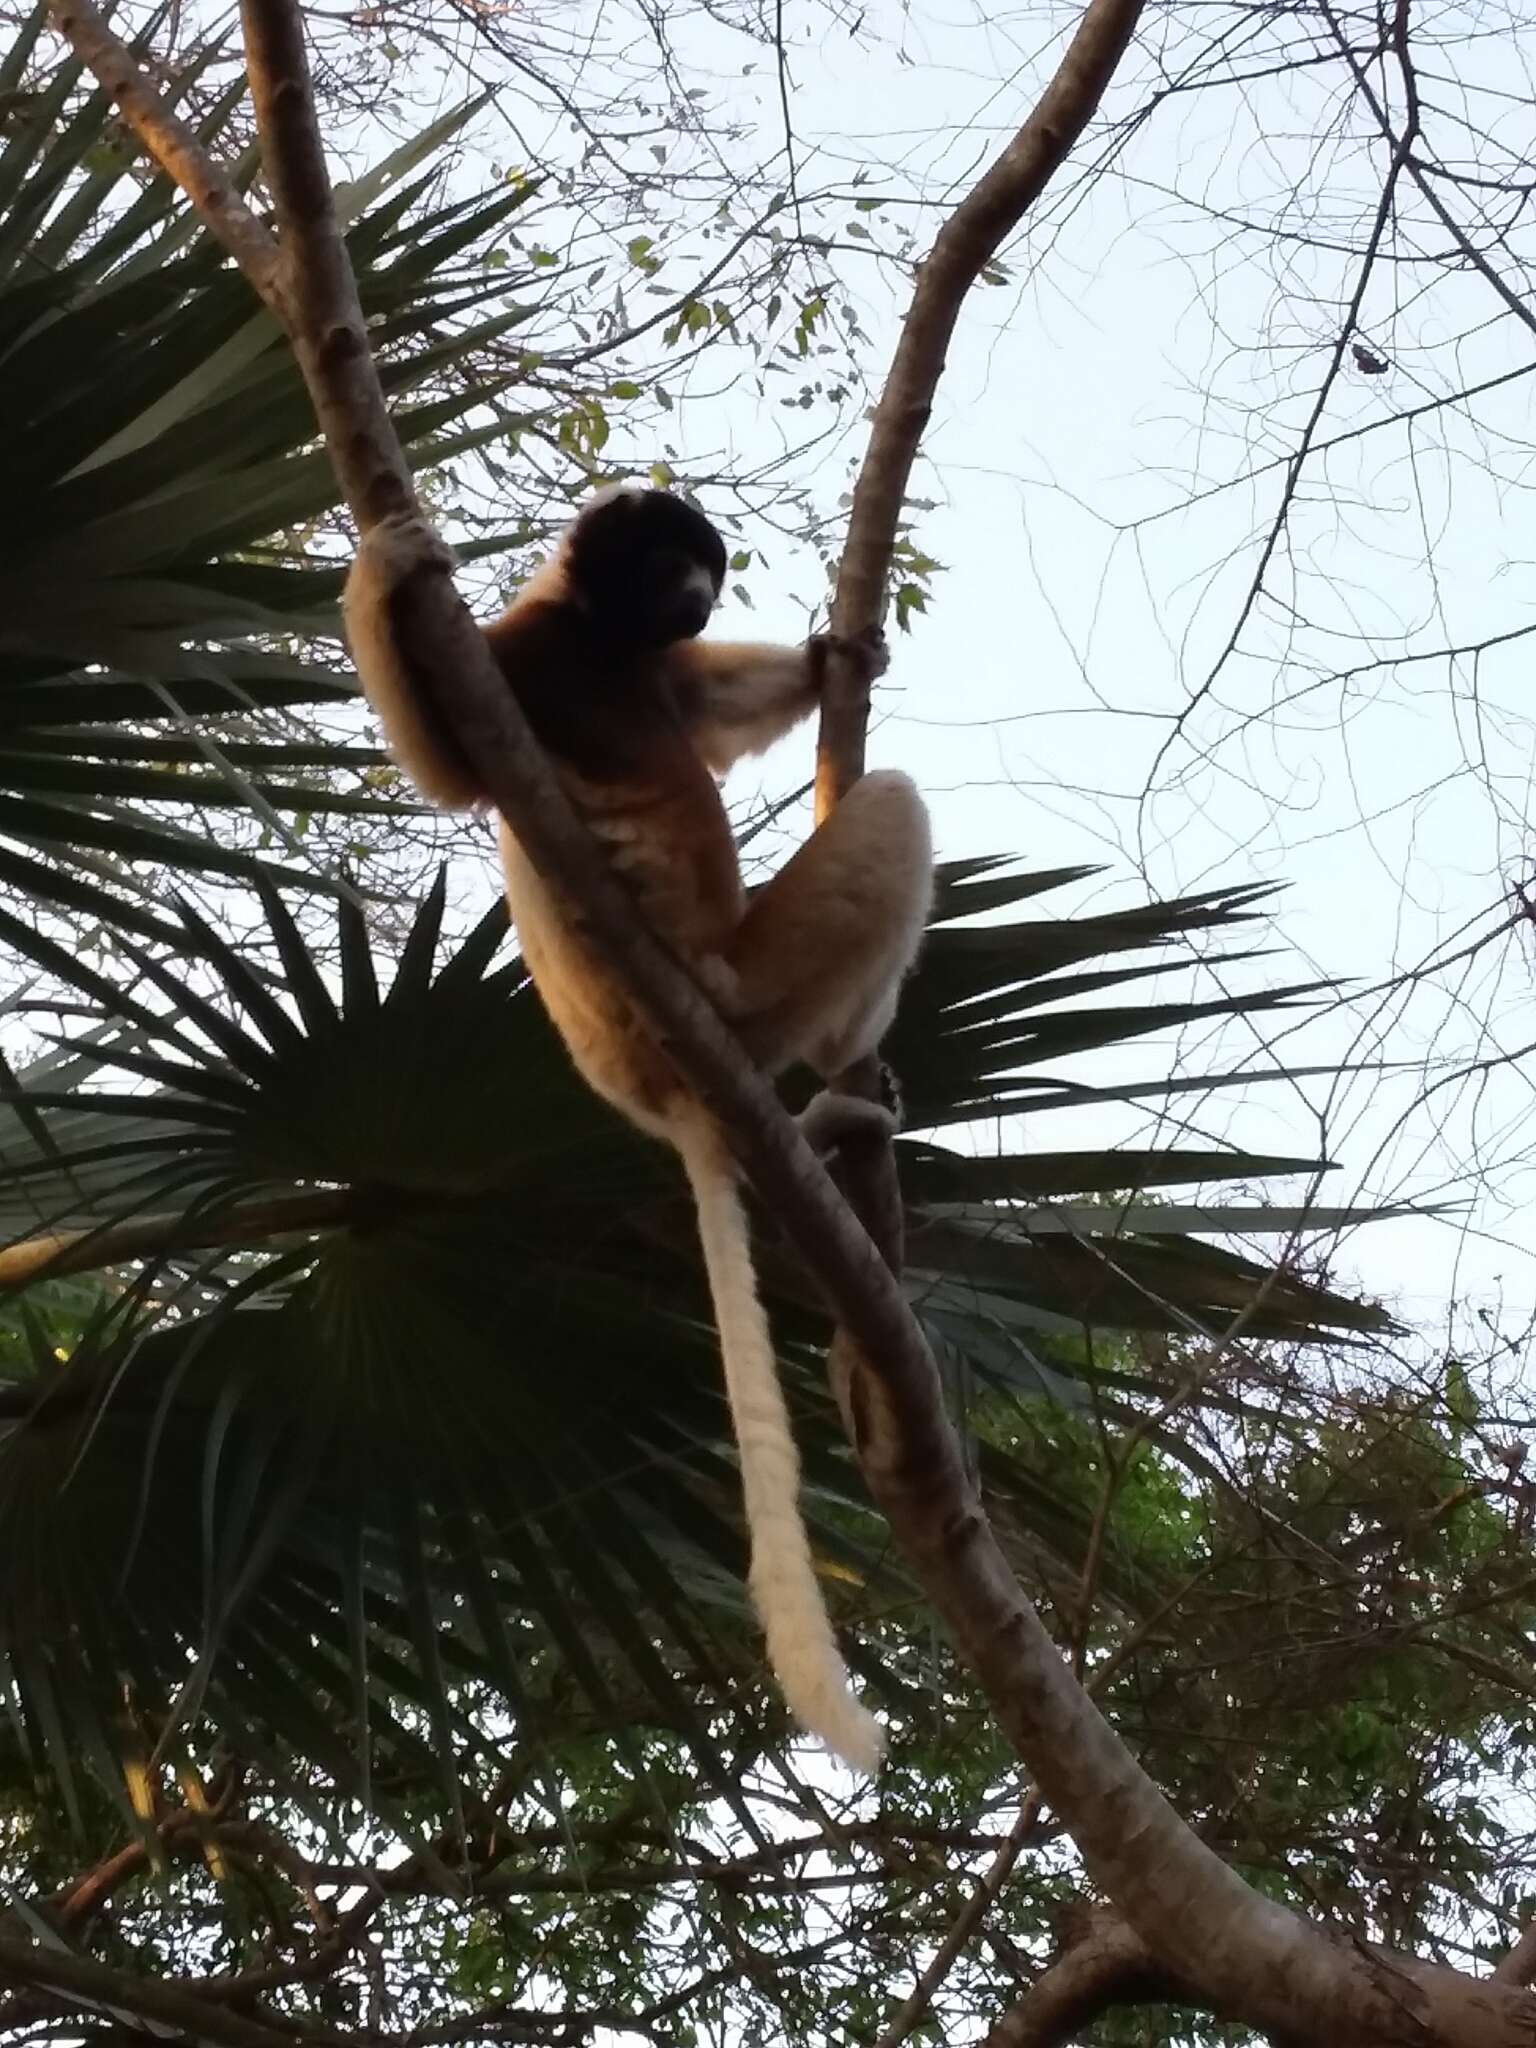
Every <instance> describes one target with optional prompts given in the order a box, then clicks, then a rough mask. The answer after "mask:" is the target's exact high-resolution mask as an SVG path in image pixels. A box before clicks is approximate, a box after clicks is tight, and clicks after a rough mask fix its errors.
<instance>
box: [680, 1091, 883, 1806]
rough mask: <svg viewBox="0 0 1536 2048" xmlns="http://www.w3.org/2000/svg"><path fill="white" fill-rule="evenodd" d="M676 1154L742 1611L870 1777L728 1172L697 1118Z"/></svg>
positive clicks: (827, 1730)
mask: <svg viewBox="0 0 1536 2048" xmlns="http://www.w3.org/2000/svg"><path fill="white" fill-rule="evenodd" d="M675 1142H677V1144H678V1149H679V1151H680V1153H681V1155H682V1161H683V1166H684V1168H685V1169H686V1171H687V1174H688V1179H689V1183H690V1185H691V1186H692V1188H693V1199H694V1205H695V1207H696V1208H697V1210H698V1214H699V1238H700V1241H701V1243H702V1245H703V1248H704V1267H705V1271H706V1272H707V1273H708V1275H709V1288H710V1293H711V1294H712V1295H713V1297H714V1303H715V1321H716V1324H717V1327H718V1329H719V1333H720V1354H721V1358H722V1361H723V1363H724V1366H725V1390H726V1395H727V1398H728V1400H729V1402H730V1409H731V1420H732V1423H733V1425H734V1428H735V1431H736V1445H737V1449H738V1451H739V1452H740V1455H741V1479H742V1490H743V1493H744V1496H745V1500H746V1510H747V1528H748V1531H749V1533H750V1536H751V1542H752V1573H751V1581H750V1583H751V1588H752V1599H753V1602H754V1604H755V1606H756V1608H757V1612H758V1617H759V1619H760V1620H761V1622H762V1624H763V1630H764V1633H765V1634H766V1636H767V1638H768V1661H769V1663H770V1664H771V1665H772V1666H773V1669H774V1671H775V1673H776V1674H777V1677H778V1681H779V1684H780V1685H781V1686H782V1687H783V1689H784V1697H785V1699H786V1700H787V1701H788V1702H789V1708H790V1712H791V1713H792V1714H793V1715H794V1716H795V1718H796V1720H797V1721H799V1722H800V1723H801V1724H802V1725H803V1726H804V1727H805V1728H806V1729H807V1730H809V1732H810V1733H811V1734H812V1735H815V1736H819V1737H820V1739H821V1740H822V1741H823V1742H824V1743H825V1744H826V1745H827V1747H828V1749H831V1750H835V1751H836V1753H837V1754H838V1755H839V1756H840V1757H842V1758H843V1760H844V1761H845V1762H846V1763H849V1764H851V1765H852V1766H853V1767H854V1769H855V1770H860V1771H869V1772H873V1771H874V1770H876V1769H877V1768H878V1766H879V1763H880V1756H881V1752H882V1750H883V1747H884V1739H883V1736H882V1733H881V1729H880V1724H879V1722H878V1721H876V1719H875V1718H874V1716H873V1715H872V1714H870V1713H869V1712H867V1711H866V1709H865V1708H863V1707H862V1706H860V1704H859V1702H858V1701H857V1700H856V1699H855V1698H854V1696H853V1693H852V1691H851V1690H850V1688H849V1684H848V1672H847V1668H846V1666H845V1665H844V1663H843V1659H842V1654H841V1652H840V1651H839V1650H838V1647H837V1640H836V1638H835V1637H834V1635H833V1633H832V1623H831V1621H830V1619H829V1618H828V1615H827V1609H826V1605H825V1602H824V1601H823V1600H822V1597H821V1588H820V1586H819V1585H818V1584H817V1582H816V1572H815V1568H814V1566H813V1565H812V1562H811V1550H810V1544H809V1543H808V1541H807V1540H806V1534H805V1524H804V1522H803V1521H802V1519H801V1516H800V1458H799V1454H798V1453H797V1451H796V1449H795V1439H794V1435H793V1433H792V1431H791V1429H790V1424H789V1411H788V1409H787V1408H786V1407H785V1405H784V1391H783V1388H782V1387H781V1386H780V1384H779V1368H778V1360H777V1359H776V1357H775V1356H774V1349H773V1339H772V1336H771V1334H770V1332H769V1328H768V1318H767V1316H766V1315H765V1314H764V1312H763V1304H762V1301H761V1300H760V1298H759V1296H758V1291H757V1276H756V1274H755V1273H754V1271H753V1269H752V1240H751V1235H750V1232H749V1230H748V1227H747V1217H746V1212H745V1210H744V1209H743V1208H742V1205H741V1197H740V1196H739V1194H738V1193H737V1190H736V1168H735V1164H734V1162H733V1160H732V1159H731V1156H730V1154H729V1152H728V1151H727V1149H726V1146H725V1142H724V1140H723V1139H722V1138H721V1136H720V1134H719V1132H718V1130H717V1129H716V1127H715V1125H714V1124H713V1122H711V1121H708V1120H706V1118H705V1117H704V1116H703V1115H702V1114H701V1115H699V1116H698V1117H697V1118H696V1119H694V1120H693V1121H691V1122H690V1123H689V1125H688V1127H687V1129H686V1130H685V1131H683V1132H681V1133H678V1134H677V1137H676V1140H675Z"/></svg>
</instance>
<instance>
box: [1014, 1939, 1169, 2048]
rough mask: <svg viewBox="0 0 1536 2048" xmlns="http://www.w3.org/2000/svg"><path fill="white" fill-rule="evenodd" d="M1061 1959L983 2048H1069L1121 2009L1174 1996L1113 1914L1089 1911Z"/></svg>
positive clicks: (1144, 1950) (1042, 1974) (1142, 1946)
mask: <svg viewBox="0 0 1536 2048" xmlns="http://www.w3.org/2000/svg"><path fill="white" fill-rule="evenodd" d="M1080 1920H1081V1924H1080V1925H1079V1926H1077V1927H1076V1928H1075V1929H1074V1930H1073V1932H1072V1933H1071V1934H1070V1935H1069V1936H1068V1938H1067V1939H1066V1941H1065V1942H1064V1943H1063V1945H1062V1949H1061V1953H1060V1954H1059V1955H1057V1956H1056V1957H1054V1958H1053V1959H1052V1961H1051V1962H1050V1963H1048V1964H1047V1965H1046V1967H1045V1968H1044V1969H1043V1970H1042V1971H1041V1972H1040V1975H1039V1976H1038V1977H1037V1978H1036V1979H1035V1981H1034V1983H1033V1984H1032V1985H1031V1986H1030V1987H1029V1989H1028V1991H1026V1992H1025V1994H1024V1996H1023V1997H1022V1998H1021V1999H1020V2000H1019V2001H1018V2003H1017V2005H1014V2006H1011V2007H1010V2008H1009V2010H1008V2011H1007V2012H1006V2013H1004V2015H1003V2017H1002V2018H1001V2019H1000V2020H999V2021H998V2023H997V2025H996V2026H995V2027H994V2028H993V2029H992V2031H991V2033H990V2034H988V2036H987V2038H986V2040H985V2041H984V2042H983V2044H982V2048H1063V2044H1064V2043H1066V2042H1068V2041H1073V2040H1075V2039H1077V2038H1078V2035H1079V2033H1080V2031H1081V2029H1082V2028H1084V2027H1086V2026H1087V2025H1088V2024H1089V2023H1090V2022H1091V2021H1093V2020H1095V2019H1097V2018H1098V2017H1099V2015H1100V2014H1101V2013H1104V2012H1107V2011H1108V2010H1109V2008H1110V2007H1111V2006H1115V2005H1132V2004H1136V2005H1140V2004H1143V2003H1147V2002H1149V2001H1153V2000H1166V1999H1169V1998H1171V1997H1172V1996H1173V1995H1174V1987H1173V1985H1172V1983H1171V1982H1170V1981H1169V1979H1168V1978H1167V1977H1166V1976H1165V1975H1164V1974H1163V1973H1162V1972H1161V1971H1159V1969H1158V1968H1157V1965H1156V1963H1155V1962H1154V1961H1153V1959H1152V1957H1151V1955H1150V1954H1149V1953H1148V1951H1147V1947H1146V1944H1145V1943H1144V1942H1143V1941H1142V1940H1141V1938H1140V1936H1139V1935H1136V1934H1133V1933H1132V1931H1131V1929H1130V1928H1129V1927H1127V1926H1126V1924H1125V1922H1124V1921H1123V1920H1122V1919H1121V1918H1120V1916H1119V1915H1118V1914H1117V1913H1115V1912H1114V1911H1113V1910H1105V1909H1104V1908H1103V1907H1099V1908H1097V1909H1094V1910H1085V1911H1083V1912H1082V1913H1081V1915H1080Z"/></svg>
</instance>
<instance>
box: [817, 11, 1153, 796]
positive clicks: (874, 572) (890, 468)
mask: <svg viewBox="0 0 1536 2048" xmlns="http://www.w3.org/2000/svg"><path fill="white" fill-rule="evenodd" d="M1142 6H1143V0H1089V4H1088V6H1087V7H1086V8H1085V9H1084V11H1083V18H1082V20H1081V21H1080V22H1079V23H1078V25H1077V31H1076V33H1075V34H1074V36H1073V38H1072V40H1071V42H1070V43H1069V44H1068V45H1067V49H1066V53H1065V55H1064V56H1063V57H1062V60H1061V63H1060V64H1059V66H1058V67H1057V70H1056V74H1055V76H1054V77H1053V78H1052V80H1051V82H1050V84H1049V85H1048V86H1047V87H1046V89H1045V91H1044V92H1043V93H1042V94H1041V96H1040V101H1039V104H1038V105H1037V106H1036V108H1035V110H1034V112H1033V113H1032V114H1031V115H1030V117H1029V119H1028V120H1027V121H1026V122H1025V123H1024V125H1023V127H1022V128H1021V129H1020V130H1019V132H1018V134H1017V135H1015V137H1014V138H1013V140H1012V142H1010V143H1009V145H1008V147H1007V148H1006V149H1005V150H1004V151H1003V153H1002V155H1001V156H1000V157H999V158H998V159H997V161H996V162H995V163H994V164H993V165H992V166H991V168H990V169H989V170H988V171H987V172H986V173H985V174H984V175H983V176H982V177H981V178H980V179H979V180H978V182H977V183H976V184H975V185H974V186H973V187H972V188H971V190H970V191H969V192H968V193H967V194H966V196H965V198H964V199H962V200H961V202H960V204H959V205H958V206H957V207H956V208H955V210H954V212H953V213H952V214H951V215H950V217H949V219H948V220H947V221H946V222H945V223H944V225H943V227H942V228H941V229H940V230H939V232H938V234H937V235H936V236H935V238H934V244H933V248H932V249H931V250H930V252H929V254H928V256H927V258H926V260H925V261H924V263H923V264H922V266H921V268H920V269H919V271H918V274H917V285H916V288H915V290H914V291H913V294H912V304H911V306H910V307H909V308H908V311H907V316H906V318H905V320H903V322H902V326H901V336H900V339H899V340H898V341H897V344H896V353H895V355H894V356H893V357H892V359H891V367H890V372H889V374H888V375H887V377H886V380H885V388H884V390H883V391H882V392H881V394H880V402H879V404H878V405H877V406H876V408H875V417H874V422H873V425H872V426H871V428H870V434H869V447H868V449H867V450H866V451H865V455H864V461H863V464H862V465H861V467H860V470H859V476H858V481H857V483H856V484H855V485H854V489H853V506H852V509H851V510H850V512H849V515H848V538H847V540H846V541H845V542H844V544H843V558H842V562H841V565H840V566H839V569H838V575H837V591H836V595H835V596H834V598H833V601H832V627H833V630H834V632H837V633H840V634H848V635H850V636H852V635H855V634H858V633H861V632H863V631H865V630H866V629H867V628H868V627H870V626H875V625H878V624H879V623H880V620H881V619H882V617H883V616H884V613H885V584H886V578H887V576H888V575H889V574H890V567H891V553H892V550H893V548H894V547H895V544H896V529H897V526H898V524H899V523H900V520H901V508H902V506H903V505H904V504H905V502H906V496H907V485H908V483H909V481H910V480H911V476H912V464H913V462H914V461H915V460H916V457H917V450H918V446H919V443H920V442H921V440H922V437H923V430H924V429H925V428H926V426H927V425H928V418H929V414H930V413H931V412H932V410H933V395H934V392H935V391H936V390H937V388H938V382H939V378H940V377H941V376H942V375H943V372H944V360H945V356H946V353H947V352H948V349H949V340H950V336H951V335H952V334H953V333H954V331H955V323H956V321H957V320H958V319H959V317H960V309H961V307H962V305H963V304H964V303H965V297H966V294H967V293H968V292H969V291H970V289H971V286H972V285H973V284H974V283H975V282H976V280H977V278H978V277H979V276H980V275H981V273H982V271H983V269H984V268H985V267H986V265H987V264H988V263H989V262H990V261H991V259H992V258H993V257H994V256H995V255H996V254H997V252H998V250H999V249H1000V248H1001V246H1002V244H1003V243H1004V242H1005V241H1006V240H1007V238H1008V236H1009V235H1011V234H1012V233H1013V231H1014V229H1015V228H1016V227H1017V226H1018V224H1019V222H1020V221H1021V220H1022V219H1023V218H1024V215H1025V214H1026V213H1027V212H1028V210H1029V208H1030V207H1031V206H1032V205H1033V204H1034V202H1035V201H1036V199H1038V198H1039V196H1040V194H1041V193H1042V192H1043V191H1044V190H1045V188H1046V186H1047V185H1048V184H1049V183H1050V181H1051V179H1052V177H1053V176H1054V175H1055V173H1056V172H1057V171H1058V170H1059V169H1060V167H1061V165H1062V164H1063V163H1064V162H1065V160H1066V157H1067V153H1068V151H1069V150H1070V149H1071V147H1072V145H1073V143H1074V142H1076V140H1077V138H1078V137H1079V135H1081V134H1082V132H1083V130H1084V128H1085V127H1086V126H1087V125H1088V122H1089V120H1090V119H1091V118H1092V116H1093V113H1094V111H1095V109H1096V108H1097V106H1098V104H1099V101H1100V100H1101V99H1102V98H1103V96H1104V89H1105V87H1106V86H1107V85H1108V84H1109V81H1110V79H1111V78H1112V77H1113V76H1114V71H1115V66H1116V65H1117V64H1118V63H1119V62H1120V59H1121V57H1122V56H1123V55H1124V54H1125V50H1126V47H1127V45H1128V44H1129V42H1130V40H1131V36H1132V34H1133V33H1134V31H1135V28H1136V23H1137V21H1138V19H1139V18H1140V15H1141V10H1142ZM868 727H869V695H868V692H867V691H859V692H855V691H848V690H839V691H837V692H836V693H835V694H834V695H832V696H829V698H828V700H827V703H826V706H825V708H824V710H823V712H822V716H821V734H820V738H819V740H818V742H817V750H816V752H817V759H816V815H817V818H818V819H821V818H824V817H825V816H826V814H827V812H828V811H830V810H831V808H832V806H833V805H834V804H835V803H836V802H837V800H838V798H839V797H841V796H843V795H844V794H845V793H846V792H847V791H848V790H849V789H850V788H851V787H852V786H853V784H854V783H855V782H857V781H858V779H859V777H860V776H861V775H862V774H863V773H864V740H865V735H866V732H867V731H868Z"/></svg>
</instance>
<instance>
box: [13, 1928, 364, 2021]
mask: <svg viewBox="0 0 1536 2048" xmlns="http://www.w3.org/2000/svg"><path fill="white" fill-rule="evenodd" d="M0 1977H3V1978H5V1979H6V1980H7V1981H8V1982H10V1983H13V1984H29V1985H36V1986H37V1987H38V1988H39V1989H42V1990H46V1991H51V1992H53V1993H54V1994H55V1995H56V1996H57V1997H59V1998H61V1999H63V2000H64V2001H65V2002H66V2003H67V2004H69V2005H71V2006H73V2007H74V2008H75V2009H76V2010H77V2011H82V2010H83V2011H86V2012H97V2013H109V2014H111V2016H112V2017H113V2018H114V2019H122V2020H127V2021H130V2022H132V2021H141V2020H150V2021H153V2022H155V2023H156V2024H157V2025H159V2026H160V2027H172V2028H174V2029H175V2031H176V2032H177V2033H178V2034H186V2035H188V2036H190V2038H191V2039H192V2040H194V2041H206V2042H208V2043H209V2044H210V2048H293V2044H294V2040H295V2038H296V2037H295V2035H294V2033H293V2032H291V2031H290V2030H289V2029H288V2028H287V2027H278V2026H270V2025H267V2024H265V2023H263V2022H262V2021H260V2020H253V2019H247V2018H246V2017H245V2015H244V2014H243V2013H235V2012H229V2011H227V2010H226V2009H225V2008H224V2007H223V2006H221V2005H218V2004H216V2003H215V2002H214V2001H213V2000H211V1999H207V1998H200V1997H198V1996H197V1994H196V1993H195V1992H191V1991H185V1990H183V1989H182V1988H181V1987H180V1986H179V1985H175V1984H168V1983H165V1982H164V1981H163V1980H161V1979H160V1978H157V1977H131V1976H129V1974H128V1973H127V1971H125V1970H114V1969H110V1968H109V1967H108V1966H107V1965H106V1964H105V1963H98V1962H95V1961H94V1960H93V1959H92V1958H91V1957H89V1956H77V1955H73V1954H71V1953H70V1952H69V1951H68V1950H67V1949H62V1948H42V1947H40V1946H37V1945H36V1944H34V1943H32V1942H26V1941H17V1940H14V1939H13V1938H11V1937H10V1936H8V1935H0ZM301 2038H302V2039H303V2040H304V2041H306V2042H313V2043H318V2044H323V2048H356V2044H355V2043H354V2042H353V2041H352V2040H351V2038H350V2037H349V2036H348V2035H346V2034H337V2033H333V2032H332V2031H331V2029H330V2028H328V2027H323V2028H322V2027H310V2026H306V2027H305V2028H304V2029H303V2032H302V2036H301Z"/></svg>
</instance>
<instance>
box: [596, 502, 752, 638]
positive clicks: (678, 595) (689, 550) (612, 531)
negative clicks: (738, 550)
mask: <svg viewBox="0 0 1536 2048" xmlns="http://www.w3.org/2000/svg"><path fill="white" fill-rule="evenodd" d="M564 559H565V568H566V573H567V575H568V577H569V579H570V594H571V597H572V598H573V599H574V601H575V602H576V603H577V604H579V605H580V607H581V609H582V611H583V612H584V613H585V614H586V615H587V616H588V617H589V618H590V619H591V621H592V623H593V625H594V626H595V627H596V628H597V630H598V631H599V632H600V633H601V634H602V636H603V638H604V639H605V640H609V641H612V642H614V643H615V644H617V645H619V646H627V647H643V648H656V647H665V646H668V645H669V644H670V643H671V642H672V641H674V640H691V639H692V638H693V637H694V635H695V634H697V633H702V632H703V630H704V628H705V626H707V625H708V623H709V615H710V613H711V612H712V611H713V610H714V607H715V600H716V598H718V597H719V595H720V586H721V584H722V583H723V582H724V581H725V565H726V554H725V543H724V541H723V540H721V538H720V536H719V534H718V533H716V531H715V529H714V527H713V526H711V525H710V523H709V521H708V520H707V519H706V518H705V517H704V514H703V513H702V512H700V511H699V510H698V509H697V507H695V506H693V505H690V504H689V503H688V501H687V499H686V498H675V497H673V495H672V493H671V492H670V491H635V490H622V491H615V492H613V493H612V494H611V495H610V494H608V493H604V495H603V496H601V497H599V498H596V499H594V500H593V502H592V503H591V504H590V505H588V506H587V507H586V509H585V510H584V511H583V512H582V514H581V516H580V518H579V519H578V520H577V521H576V524H575V525H574V526H573V527H572V528H571V530H570V532H569V534H568V535H567V536H566V542H565V554H564Z"/></svg>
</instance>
